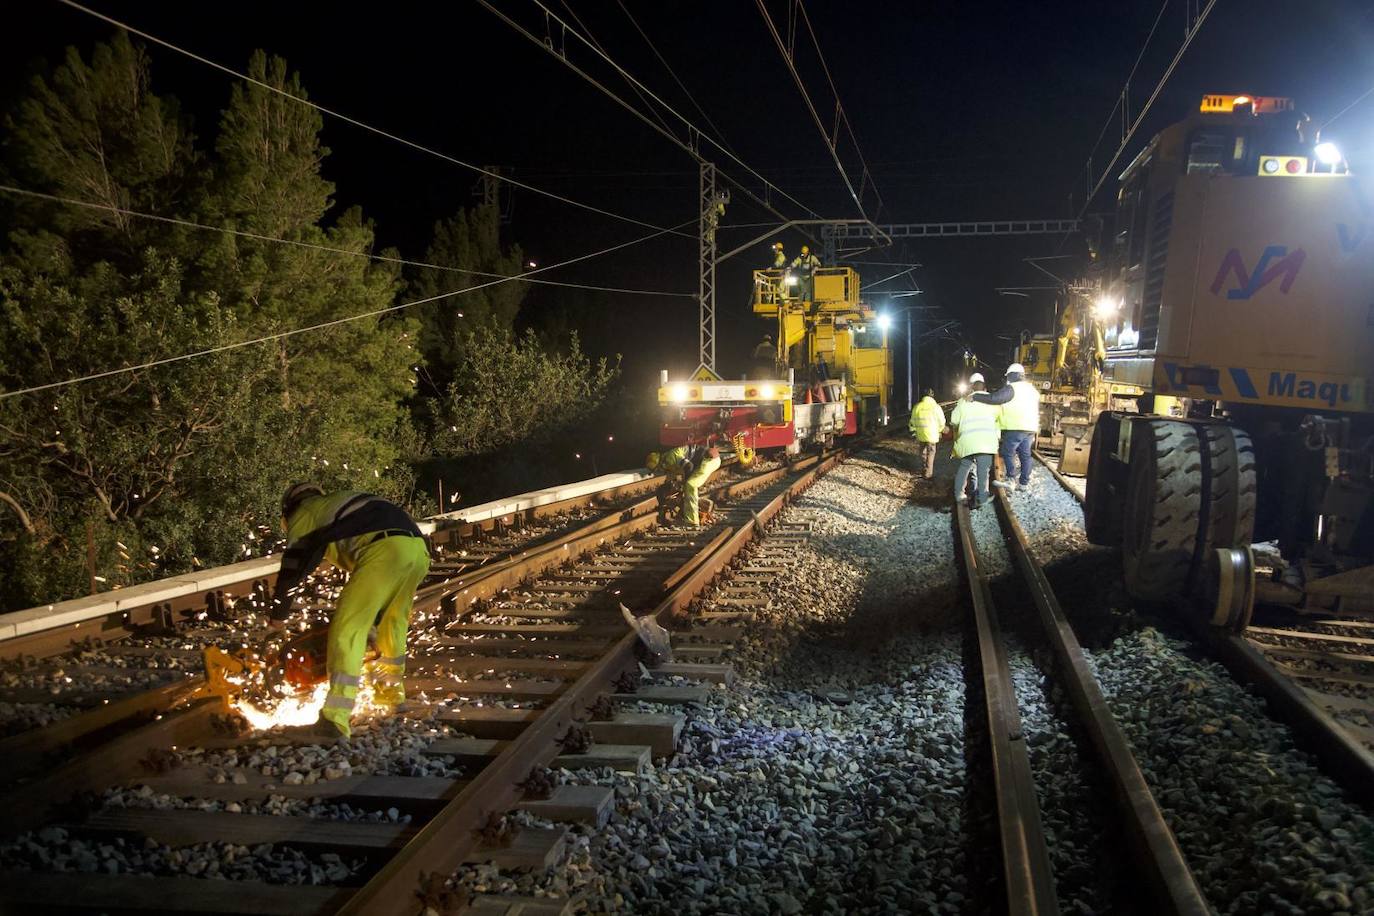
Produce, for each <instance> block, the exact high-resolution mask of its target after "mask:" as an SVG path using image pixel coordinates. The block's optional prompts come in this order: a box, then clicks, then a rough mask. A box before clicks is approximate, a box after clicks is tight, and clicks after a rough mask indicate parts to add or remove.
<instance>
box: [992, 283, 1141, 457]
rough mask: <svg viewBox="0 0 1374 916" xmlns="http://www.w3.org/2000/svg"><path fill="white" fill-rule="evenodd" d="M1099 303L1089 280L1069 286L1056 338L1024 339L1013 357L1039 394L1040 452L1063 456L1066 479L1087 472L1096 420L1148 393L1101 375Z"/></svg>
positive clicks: (1059, 309) (1026, 336)
mask: <svg viewBox="0 0 1374 916" xmlns="http://www.w3.org/2000/svg"><path fill="white" fill-rule="evenodd" d="M1099 298H1100V296H1099V295H1098V293H1097V289H1096V286H1095V285H1094V284H1092V283H1090V282H1088V281H1082V282H1078V283H1074V284H1066V286H1065V288H1064V293H1063V296H1062V298H1061V300H1060V302H1059V305H1058V307H1057V308H1056V313H1057V314H1058V316H1059V317H1058V324H1059V327H1058V330H1057V333H1056V334H1036V335H1030V334H1023V335H1022V339H1021V343H1020V345H1019V346H1018V347H1017V348H1016V351H1015V353H1014V354H1013V357H1012V359H1013V361H1014V362H1018V363H1020V364H1021V365H1022V366H1024V367H1025V369H1026V380H1027V381H1029V382H1030V383H1031V384H1033V385H1035V386H1036V387H1037V388H1039V389H1040V426H1041V428H1040V433H1039V435H1038V436H1037V437H1036V447H1037V448H1039V449H1041V450H1042V451H1045V452H1049V453H1052V454H1055V455H1058V456H1059V470H1060V471H1061V472H1063V473H1065V474H1074V475H1079V476H1081V475H1083V474H1086V473H1087V471H1088V455H1089V447H1090V445H1091V442H1092V426H1093V423H1094V421H1095V420H1096V419H1097V415H1098V414H1100V413H1102V411H1104V410H1111V409H1112V408H1113V407H1114V406H1115V407H1118V408H1120V407H1124V406H1125V399H1133V398H1138V397H1140V395H1142V394H1144V393H1145V391H1144V389H1143V388H1141V387H1140V386H1138V385H1128V384H1122V383H1119V382H1113V381H1110V380H1108V379H1105V378H1103V376H1102V367H1103V363H1104V361H1105V358H1106V351H1105V347H1104V343H1103V329H1104V322H1103V321H1102V320H1101V319H1100V318H1099V316H1098V315H1097V314H1096V310H1095V308H1094V304H1095V303H1096V302H1097V301H1098V300H1099Z"/></svg>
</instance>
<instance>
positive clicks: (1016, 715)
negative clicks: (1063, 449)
mask: <svg viewBox="0 0 1374 916" xmlns="http://www.w3.org/2000/svg"><path fill="white" fill-rule="evenodd" d="M997 513H998V517H999V521H1000V523H1001V530H1002V536H1003V538H1004V540H1005V541H1006V543H1007V545H1008V547H1009V550H1010V552H1011V554H1012V557H1013V561H1014V564H1015V566H1016V568H1017V570H1018V571H1019V573H1020V576H1021V581H1022V588H1021V590H1020V594H1022V595H1025V596H1026V598H1027V604H1031V605H1033V606H1034V609H1035V611H1036V612H1037V613H1038V616H1039V619H1040V622H1041V624H1042V628H1043V630H1044V632H1045V634H1046V636H1047V638H1048V640H1049V644H1050V646H1051V647H1052V649H1053V653H1054V657H1055V662H1056V669H1057V670H1056V674H1057V676H1058V679H1059V682H1060V683H1062V684H1063V685H1064V687H1065V689H1066V691H1067V693H1068V695H1069V697H1070V699H1071V700H1072V703H1073V706H1074V709H1075V711H1076V713H1077V715H1078V718H1079V722H1080V724H1081V726H1082V728H1083V729H1084V732H1085V733H1086V734H1087V736H1088V737H1089V741H1090V743H1091V745H1092V748H1093V751H1094V753H1095V755H1096V760H1097V762H1098V763H1099V764H1100V766H1101V771H1102V773H1103V774H1104V775H1105V780H1106V782H1107V784H1108V785H1109V787H1110V789H1111V794H1112V798H1113V801H1114V803H1115V805H1116V808H1117V811H1118V813H1119V815H1120V817H1121V822H1122V823H1123V825H1124V832H1125V834H1126V837H1127V839H1128V841H1129V842H1130V843H1131V845H1132V847H1133V850H1134V852H1135V858H1134V860H1133V861H1132V862H1131V863H1130V864H1131V866H1132V867H1133V868H1134V869H1135V870H1136V872H1137V873H1138V874H1139V875H1140V877H1141V878H1142V879H1143V881H1144V882H1145V884H1146V886H1147V888H1148V890H1149V892H1150V894H1151V896H1152V897H1153V898H1154V900H1155V902H1156V906H1157V910H1156V911H1157V912H1169V913H1186V914H1190V916H1193V914H1197V916H1202V914H1206V913H1208V912H1209V909H1208V906H1207V904H1206V901H1205V900H1204V898H1203V896H1202V893H1201V891H1200V889H1199V888H1198V885H1197V882H1196V880H1195V878H1194V877H1193V874H1192V872H1191V870H1190V869H1189V867H1188V864H1187V862H1186V861H1185V859H1184V858H1183V854H1182V853H1181V851H1180V850H1179V847H1178V843H1177V840H1176V839H1175V838H1174V835H1173V833H1172V831H1171V830H1170V829H1169V827H1168V825H1167V824H1166V823H1165V821H1164V817H1163V814H1162V813H1161V811H1160V809H1159V806H1158V804H1157V803H1156V801H1155V799H1154V796H1153V794H1152V792H1151V791H1150V788H1149V786H1148V785H1147V784H1146V782H1145V778H1144V776H1143V774H1142V773H1141V771H1140V767H1139V765H1138V764H1137V763H1136V760H1135V758H1134V756H1133V755H1132V753H1131V750H1130V746H1129V744H1128V743H1127V741H1126V738H1125V735H1124V734H1123V733H1122V731H1121V729H1120V726H1119V725H1118V724H1117V722H1116V720H1115V719H1114V718H1113V716H1112V714H1111V712H1110V710H1109V709H1108V707H1107V704H1106V700H1105V699H1104V698H1103V696H1102V692H1101V690H1100V689H1099V687H1098V685H1097V682H1096V680H1095V678H1094V677H1093V675H1092V673H1091V671H1090V670H1089V669H1088V666H1087V663H1086V660H1085V658H1084V655H1083V650H1082V647H1081V646H1080V645H1079V643H1078V640H1077V638H1076V637H1075V636H1074V634H1073V630H1072V628H1071V627H1070V626H1069V623H1068V621H1067V619H1066V618H1065V616H1064V613H1063V611H1062V609H1061V608H1060V606H1059V603H1058V600H1057V599H1056V598H1055V596H1054V592H1053V589H1052V588H1051V587H1050V585H1049V582H1048V580H1047V579H1046V578H1045V575H1044V572H1043V571H1042V570H1041V568H1040V566H1039V564H1038V563H1037V562H1036V560H1035V557H1034V555H1033V553H1032V552H1031V550H1030V547H1029V545H1028V543H1027V541H1026V537H1025V533H1024V532H1023V531H1022V529H1021V526H1020V525H1019V523H1018V522H1017V521H1016V518H1015V515H1014V513H1013V512H1012V511H1011V508H1010V505H1009V504H1008V502H1007V498H1006V496H1005V495H1004V494H999V495H998V497H997ZM955 524H956V526H957V529H958V537H957V540H958V542H959V545H960V550H961V553H962V556H963V561H964V566H965V569H966V570H967V571H968V579H969V588H970V594H971V597H972V603H973V611H974V619H975V629H976V632H977V635H978V650H979V657H980V659H981V663H982V672H981V677H982V681H983V685H984V696H985V700H986V704H987V709H986V715H987V720H988V729H989V739H990V740H991V742H992V761H993V780H994V785H995V790H996V794H997V808H998V827H999V831H1000V835H1001V849H1002V875H1003V883H1004V887H1005V892H1006V903H1007V908H1008V910H1009V911H1010V912H1012V913H1018V914H1047V913H1057V912H1059V901H1058V899H1057V895H1056V891H1055V878H1054V874H1053V868H1052V865H1051V860H1050V855H1049V852H1048V846H1047V843H1046V838H1045V836H1044V832H1043V829H1042V826H1041V821H1040V808H1039V803H1038V801H1037V798H1036V791H1035V784H1034V779H1033V776H1032V774H1031V769H1030V762H1029V757H1028V753H1027V749H1026V741H1025V735H1024V734H1023V733H1022V732H1021V719H1020V712H1019V710H1018V707H1017V699H1016V694H1015V690H1014V687H1013V684H1012V675H1011V669H1010V666H1009V663H1008V659H1007V647H1006V644H1005V643H1004V641H1003V637H1002V633H1001V630H1000V628H999V625H998V622H997V610H996V608H995V607H994V606H993V601H992V596H991V590H990V588H989V582H988V580H987V575H986V572H985V565H984V563H983V562H982V559H981V557H980V555H979V549H978V545H977V543H976V538H975V536H974V533H973V525H972V518H971V515H970V510H969V509H968V507H967V505H966V504H964V503H959V504H957V505H956V511H955ZM1017 610H1024V611H1026V612H1029V611H1030V608H1029V607H1025V608H1018V609H1017Z"/></svg>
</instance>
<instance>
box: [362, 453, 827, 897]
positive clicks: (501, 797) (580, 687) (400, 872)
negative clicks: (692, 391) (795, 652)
mask: <svg viewBox="0 0 1374 916" xmlns="http://www.w3.org/2000/svg"><path fill="white" fill-rule="evenodd" d="M839 460H840V456H838V455H832V456H831V457H829V458H826V459H824V460H821V461H819V462H818V463H817V464H816V466H815V467H813V468H812V469H811V470H809V471H807V472H806V473H804V474H803V475H802V476H800V477H799V478H798V479H797V480H796V481H794V482H793V483H792V484H791V485H789V486H788V487H787V489H786V490H784V491H783V492H782V493H780V494H778V495H777V496H776V497H774V498H773V499H772V500H770V502H769V503H768V505H767V506H766V507H765V508H764V509H763V510H762V511H760V512H758V513H756V514H757V516H758V520H759V521H758V523H757V524H748V525H743V526H741V527H740V528H738V529H736V530H735V531H734V533H733V534H731V535H730V536H729V537H728V539H726V540H724V541H720V539H719V538H717V539H716V540H715V541H714V542H713V543H716V544H717V546H716V547H715V548H714V549H713V550H712V551H711V552H710V553H709V554H708V555H707V556H705V557H704V558H703V557H701V555H700V553H699V554H698V555H697V556H696V557H694V558H693V559H692V560H690V561H689V562H688V564H687V565H688V566H691V564H692V563H693V562H695V563H696V566H695V568H693V569H692V571H691V572H690V573H689V574H688V575H687V576H686V577H684V578H683V579H682V580H681V581H680V582H678V584H677V585H676V586H674V587H673V589H672V590H671V591H670V592H669V593H668V595H667V596H666V597H665V598H664V599H663V600H662V601H661V602H660V603H659V605H658V606H657V608H656V609H655V610H654V611H653V616H654V618H655V620H656V621H657V622H658V623H660V624H661V625H665V626H667V625H669V624H671V623H672V622H673V621H674V619H676V618H680V617H681V616H682V614H683V613H684V612H685V611H686V609H687V607H688V606H689V605H690V603H691V602H692V601H693V600H694V599H695V598H696V596H697V595H698V594H700V592H701V591H702V589H704V588H705V587H706V585H707V584H708V583H709V582H710V581H711V580H712V579H713V578H715V577H716V576H717V575H718V574H719V573H720V572H721V571H722V570H724V569H725V567H726V566H727V565H729V563H730V562H731V561H733V560H734V558H735V557H736V556H737V555H738V554H739V553H740V551H742V550H743V549H744V547H745V546H746V545H747V544H748V543H749V542H750V541H752V540H753V539H754V538H756V537H758V536H759V534H760V530H761V526H762V525H763V524H766V523H767V522H768V521H769V520H771V519H772V518H773V517H774V516H776V515H777V513H778V512H780V511H782V508H783V507H784V506H785V505H786V504H787V502H788V501H789V500H790V499H791V498H792V496H794V495H796V494H798V493H800V492H802V491H803V490H805V489H806V488H807V487H809V486H810V485H811V484H812V483H813V482H814V481H815V480H816V478H817V477H819V476H820V475H821V474H822V473H824V472H825V471H827V470H829V469H830V468H831V467H833V466H834V465H835V464H836V463H837V462H838V461H839ZM638 646H639V638H638V636H637V635H636V634H635V633H633V632H627V633H626V634H625V635H624V636H623V637H621V638H620V640H619V641H618V642H617V643H616V644H615V646H614V647H613V648H612V649H611V650H610V651H609V652H607V653H606V654H604V655H602V656H601V657H600V658H599V659H598V660H597V661H596V662H595V663H594V664H592V665H591V666H590V667H589V668H588V669H587V670H586V671H585V672H583V674H582V675H581V676H580V677H579V678H578V679H577V680H576V681H575V682H573V684H571V685H570V686H569V687H568V688H567V690H565V691H564V692H563V693H562V694H560V695H559V697H558V698H557V699H556V700H555V701H554V702H553V703H552V704H551V705H550V706H548V707H547V708H546V709H545V711H544V712H543V714H541V715H540V716H539V718H538V719H536V720H535V721H534V722H533V723H532V724H530V725H529V726H528V727H527V728H525V729H524V730H523V731H522V732H521V733H520V734H519V735H518V736H517V737H516V738H514V739H512V740H511V741H510V743H509V744H508V745H507V746H506V747H505V748H504V749H503V750H502V751H501V753H500V754H499V755H498V756H497V757H496V758H495V759H494V760H492V761H491V762H490V763H488V764H487V765H486V766H485V767H484V768H483V769H482V770H481V772H480V773H478V774H477V775H476V776H475V777H474V778H473V779H472V781H471V782H470V783H469V784H468V785H467V786H466V787H465V788H464V789H463V791H462V792H461V793H460V794H459V795H458V796H457V797H456V798H454V799H453V800H452V801H450V802H449V803H448V804H447V805H445V806H444V808H443V809H442V810H440V811H439V813H438V814H436V815H435V816H434V818H433V819H431V820H430V821H429V822H428V823H426V824H425V825H424V827H422V828H421V829H420V831H419V832H418V833H417V834H416V835H415V837H414V838H413V839H412V840H411V841H410V842H409V843H407V844H406V846H405V847H404V848H402V849H401V851H400V852H398V853H397V854H396V855H395V856H393V857H392V858H391V859H389V860H388V861H387V863H386V864H385V865H384V866H382V868H381V870H380V871H379V872H378V873H377V874H376V875H375V876H374V877H373V878H372V879H371V880H370V881H368V883H367V884H365V885H364V886H363V887H362V888H360V889H359V890H358V892H357V893H356V894H354V895H353V896H352V897H350V898H349V900H348V902H347V903H346V904H344V906H343V907H342V908H341V909H340V910H339V911H338V912H339V913H340V914H344V916H362V914H366V916H412V914H413V913H414V912H415V911H416V904H415V896H414V894H415V890H416V889H417V888H419V887H420V886H421V883H422V881H423V879H424V876H425V875H428V874H433V873H439V874H448V873H451V872H452V871H453V870H454V869H456V868H457V867H458V866H460V865H461V864H462V863H463V861H464V859H465V858H466V856H467V855H468V853H469V852H470V851H471V850H472V849H473V848H474V846H475V844H476V842H477V829H478V828H479V827H480V826H481V824H482V823H484V822H485V820H486V818H487V816H488V815H489V814H491V813H492V812H500V811H505V810H507V809H508V808H510V807H511V806H512V805H514V804H515V802H516V801H518V800H519V797H520V794H521V789H520V788H519V787H518V785H517V782H518V781H519V780H521V779H523V778H524V777H525V775H526V774H527V773H528V772H529V771H530V769H531V768H533V767H535V766H540V765H544V764H547V763H548V762H549V761H550V760H552V759H553V758H554V756H556V754H557V751H556V748H555V743H554V739H556V738H557V737H558V736H559V735H561V734H562V733H564V732H565V731H566V730H567V729H568V728H569V727H570V726H571V725H572V724H573V722H575V721H577V720H578V719H579V718H581V717H583V716H584V715H585V714H586V712H587V710H588V709H589V707H590V706H591V705H592V704H593V703H594V702H595V701H596V699H597V697H599V696H600V695H601V694H603V693H606V692H609V691H611V690H612V686H613V684H614V682H615V680H616V679H617V678H618V677H620V675H621V674H623V673H625V672H627V671H631V670H633V669H634V668H635V667H636V665H637V664H638V660H637V654H636V653H637V647H638Z"/></svg>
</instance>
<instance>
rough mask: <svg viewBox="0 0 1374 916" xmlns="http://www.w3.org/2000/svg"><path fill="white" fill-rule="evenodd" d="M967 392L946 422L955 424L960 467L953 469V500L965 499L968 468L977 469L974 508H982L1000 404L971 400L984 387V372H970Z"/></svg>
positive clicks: (995, 447)
mask: <svg viewBox="0 0 1374 916" xmlns="http://www.w3.org/2000/svg"><path fill="white" fill-rule="evenodd" d="M968 386H969V393H968V394H967V395H966V396H965V397H963V398H962V399H961V400H960V401H959V403H957V404H955V405H954V410H952V411H950V415H949V423H950V425H951V426H953V427H954V457H955V458H958V459H959V467H958V469H957V470H956V471H955V472H954V501H955V502H956V503H962V502H965V501H966V499H967V497H965V495H964V488H965V487H966V486H967V485H968V475H969V472H970V471H974V470H976V471H977V475H978V480H977V488H976V491H975V493H974V497H973V508H975V509H981V508H982V507H983V506H984V505H986V504H987V501H988V473H989V472H990V471H991V470H992V456H993V453H994V452H996V451H997V415H998V413H999V408H997V407H994V406H993V405H991V404H983V403H980V402H978V401H976V400H974V396H975V395H976V394H977V393H978V392H980V391H985V390H986V386H985V385H984V384H983V375H982V373H980V372H975V373H973V375H971V376H969V380H968Z"/></svg>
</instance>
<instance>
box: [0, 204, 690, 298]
mask: <svg viewBox="0 0 1374 916" xmlns="http://www.w3.org/2000/svg"><path fill="white" fill-rule="evenodd" d="M0 192H3V193H5V194H13V195H18V196H22V197H32V198H36V199H38V200H46V201H51V202H53V203H59V204H65V205H66V206H70V207H81V208H84V209H87V210H101V211H105V212H108V213H118V214H120V215H122V216H133V217H137V218H139V219H146V220H152V221H154V222H159V223H166V224H168V225H172V226H180V227H182V228H185V229H199V230H202V231H205V232H219V233H222V234H224V235H234V236H238V237H239V238H245V239H252V240H253V241H257V242H275V243H276V244H279V245H289V246H291V247H293V248H309V249H314V250H316V251H327V252H329V253H330V254H343V255H349V256H351V257H358V258H367V259H368V260H371V261H380V262H383V263H386V264H402V265H405V266H408V267H423V268H426V269H429V270H442V271H446V272H448V273H458V274H470V275H472V276H476V277H494V278H498V279H507V280H510V279H515V275H512V274H498V273H492V272H490V271H485V270H469V269H468V268H464V267H450V266H448V265H446V264H431V263H429V262H428V261H412V260H410V259H409V258H397V257H391V256H389V255H384V254H373V253H372V252H369V251H355V250H353V249H351V248H339V247H337V246H335V245H320V244H317V243H315V242H303V241H300V240H299V239H285V238H280V237H278V236H272V235H260V234H258V233H256V232H246V231H244V230H241V229H230V228H228V227H227V226H209V225H206V224H205V223H196V222H192V221H191V220H187V219H180V218H179V217H175V216H159V215H158V214H156V213H141V212H139V211H138V210H128V209H125V208H123V207H116V206H112V205H110V204H98V203H94V202H92V201H86V200H76V199H74V198H70V197H60V196H58V195H56V194H47V193H44V192H42V191H32V190H29V189H28V188H16V187H14V186H12V185H7V184H0ZM526 282H528V283H537V284H541V285H545V286H564V287H569V288H572V289H586V290H594V291H596V292H603V293H631V294H634V295H639V296H682V297H684V298H688V299H694V298H696V294H695V293H672V292H665V291H661V290H650V289H625V288H622V287H616V286H594V285H592V284H588V283H571V282H567V281H561V280H544V279H530V280H527V281H526Z"/></svg>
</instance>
